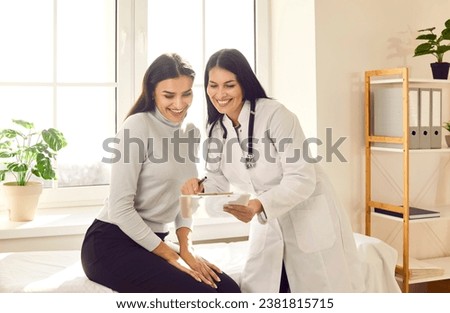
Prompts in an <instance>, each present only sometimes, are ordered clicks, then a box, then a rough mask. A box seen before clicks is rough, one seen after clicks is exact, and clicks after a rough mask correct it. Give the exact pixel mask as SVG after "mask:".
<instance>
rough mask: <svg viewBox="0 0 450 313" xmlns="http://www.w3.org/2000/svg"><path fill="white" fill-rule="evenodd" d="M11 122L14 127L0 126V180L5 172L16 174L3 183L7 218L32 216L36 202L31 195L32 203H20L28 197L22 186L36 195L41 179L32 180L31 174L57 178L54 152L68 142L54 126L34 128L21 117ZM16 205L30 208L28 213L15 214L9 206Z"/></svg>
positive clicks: (28, 217) (19, 218)
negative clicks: (11, 180) (8, 215)
mask: <svg viewBox="0 0 450 313" xmlns="http://www.w3.org/2000/svg"><path fill="white" fill-rule="evenodd" d="M13 123H14V124H16V125H17V126H18V127H17V129H2V130H0V160H2V159H3V161H2V162H0V181H4V180H5V179H6V174H7V173H10V174H12V176H14V178H15V182H7V183H4V184H3V189H4V191H5V195H6V196H7V203H8V209H9V210H10V219H11V220H31V219H33V217H34V211H35V207H34V208H30V206H32V205H34V204H35V206H37V200H34V199H33V201H31V202H32V204H30V203H27V204H22V200H24V201H25V200H27V199H29V198H30V197H31V196H27V195H25V194H24V193H23V192H24V191H25V190H26V188H25V187H28V188H29V189H31V190H32V193H33V194H35V195H36V194H37V197H39V194H40V193H41V191H42V183H40V182H31V181H30V178H31V177H32V175H35V176H36V177H40V178H42V179H44V180H52V179H56V172H55V169H54V167H53V161H54V160H55V159H56V155H57V152H58V151H59V150H61V149H62V148H64V147H65V146H66V145H67V142H66V139H65V138H64V135H63V134H62V133H61V132H60V131H58V130H56V129H55V128H48V129H44V130H42V131H37V130H36V129H35V127H34V124H33V123H30V122H27V121H23V120H13ZM12 190H14V191H12ZM10 194H15V195H16V196H18V199H15V200H14V199H9V198H8V196H9V195H10ZM8 200H9V201H8ZM16 205H18V206H19V208H18V210H21V209H26V210H28V211H30V210H31V211H33V212H32V213H29V214H28V216H27V217H24V218H23V217H18V215H17V214H19V213H17V214H16V213H14V212H12V207H13V206H16ZM21 206H25V208H21Z"/></svg>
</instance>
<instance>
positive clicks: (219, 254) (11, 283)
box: [0, 233, 400, 293]
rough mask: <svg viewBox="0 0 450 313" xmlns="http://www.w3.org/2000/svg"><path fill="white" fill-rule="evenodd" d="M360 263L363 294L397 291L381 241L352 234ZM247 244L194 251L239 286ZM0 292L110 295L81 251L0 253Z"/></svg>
mask: <svg viewBox="0 0 450 313" xmlns="http://www.w3.org/2000/svg"><path fill="white" fill-rule="evenodd" d="M354 235H355V241H356V244H357V247H358V251H359V255H360V257H361V259H362V260H363V264H364V265H363V270H364V276H365V282H366V292H400V288H399V287H398V284H397V282H396V280H395V276H394V269H395V264H396V261H397V251H396V250H394V249H393V248H392V247H390V246H389V245H387V244H385V243H384V242H382V241H381V240H378V239H376V238H372V237H367V236H365V235H361V234H357V233H355V234H354ZM247 246H248V242H247V241H239V242H231V243H210V244H199V245H196V246H195V249H196V251H197V252H198V253H199V254H200V255H202V256H203V257H204V258H206V259H208V260H209V261H210V262H213V263H215V264H216V265H218V266H219V267H220V268H221V269H222V270H223V271H225V272H226V273H227V274H229V275H230V276H231V277H232V278H233V279H235V280H236V281H237V282H238V283H239V282H240V272H241V269H242V266H243V264H244V261H245V255H246V251H247ZM0 292H59V293H64V292H77V293H81V292H91V293H95V292H113V290H111V289H109V288H107V287H104V286H101V285H99V284H97V283H94V282H92V281H90V280H89V279H88V278H87V277H86V276H85V275H84V272H83V269H82V267H81V263H80V251H77V250H67V251H32V252H13V253H0Z"/></svg>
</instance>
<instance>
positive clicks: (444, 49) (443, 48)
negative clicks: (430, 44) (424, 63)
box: [436, 46, 450, 54]
mask: <svg viewBox="0 0 450 313" xmlns="http://www.w3.org/2000/svg"><path fill="white" fill-rule="evenodd" d="M449 50H450V46H440V47H438V48H437V49H436V52H437V53H438V54H444V53H445V52H447V51H449Z"/></svg>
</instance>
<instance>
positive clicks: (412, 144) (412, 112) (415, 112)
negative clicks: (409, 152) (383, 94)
mask: <svg viewBox="0 0 450 313" xmlns="http://www.w3.org/2000/svg"><path fill="white" fill-rule="evenodd" d="M409 148H410V149H419V148H420V133H419V89H417V88H411V89H410V90H409Z"/></svg>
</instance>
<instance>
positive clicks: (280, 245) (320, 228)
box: [204, 99, 364, 292]
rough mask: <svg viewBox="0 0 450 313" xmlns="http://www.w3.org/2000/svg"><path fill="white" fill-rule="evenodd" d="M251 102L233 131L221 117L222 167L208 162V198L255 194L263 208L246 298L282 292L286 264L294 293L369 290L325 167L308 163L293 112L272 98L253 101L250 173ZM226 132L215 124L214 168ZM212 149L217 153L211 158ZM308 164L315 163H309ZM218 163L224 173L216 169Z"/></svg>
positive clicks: (245, 277)
mask: <svg viewBox="0 0 450 313" xmlns="http://www.w3.org/2000/svg"><path fill="white" fill-rule="evenodd" d="M249 114H250V103H249V102H248V101H246V102H245V103H244V106H243V108H242V110H241V112H240V115H239V123H240V125H241V126H240V127H239V128H238V129H237V130H236V129H235V128H234V127H233V125H232V122H231V120H230V119H228V117H227V116H224V126H225V127H226V129H227V132H228V134H227V139H226V140H225V142H223V151H222V154H221V161H220V164H219V163H216V164H208V168H210V169H213V171H214V172H209V173H208V174H207V175H208V179H207V181H206V182H205V183H204V186H205V191H206V192H213V191H214V192H218V191H228V190H230V187H231V188H232V190H238V191H242V192H248V193H251V194H252V195H253V196H254V197H256V198H258V199H259V200H260V201H261V203H262V204H263V207H264V212H265V216H264V214H263V213H261V214H260V216H259V217H258V218H257V217H256V216H255V218H254V219H253V220H252V222H251V227H250V235H249V240H250V249H249V252H248V257H247V261H246V264H245V267H244V271H243V273H242V279H241V289H242V291H243V292H278V291H279V285H280V278H281V267H282V262H284V265H285V267H286V273H287V277H288V281H289V286H290V290H291V292H361V291H364V287H363V278H362V275H361V264H360V260H359V259H358V256H357V251H356V246H355V242H354V237H353V232H352V229H351V226H350V223H349V221H348V218H347V216H346V214H345V211H344V210H343V209H342V207H341V206H340V205H339V204H338V202H337V201H336V198H335V195H334V194H333V188H332V186H331V185H330V183H329V182H328V179H327V178H326V176H325V174H324V172H323V171H322V170H321V168H320V167H319V166H318V165H317V164H314V163H313V162H312V160H311V158H309V155H307V154H305V153H308V150H307V145H306V141H305V136H304V134H303V131H302V129H301V127H300V123H299V121H298V119H297V117H296V116H295V114H293V113H292V112H290V111H289V110H287V109H286V108H285V107H284V106H283V105H282V104H280V103H279V102H277V101H275V100H271V99H260V100H258V101H257V103H256V110H255V124H254V134H253V138H254V139H253V141H254V144H253V145H254V154H255V158H256V159H257V160H256V166H255V167H254V168H251V169H247V168H246V167H245V162H244V161H243V160H244V157H245V156H246V151H247V150H246V147H247V144H248V141H247V138H248V123H249ZM222 134H223V130H222V128H221V126H220V123H217V124H216V125H215V127H214V129H213V131H212V135H211V137H212V138H214V140H215V144H214V145H213V146H212V147H213V149H211V150H210V155H209V156H210V159H211V160H215V161H216V162H217V160H218V158H217V157H218V156H219V155H220V149H218V148H217V143H219V142H222V141H223V139H222ZM211 151H212V152H211ZM308 158H309V159H310V162H307V160H308ZM219 165H220V167H219Z"/></svg>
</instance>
